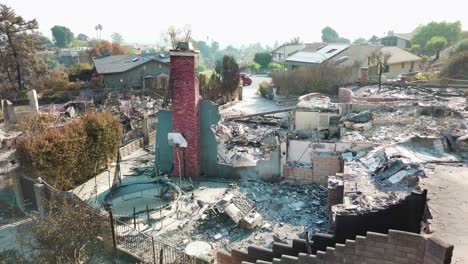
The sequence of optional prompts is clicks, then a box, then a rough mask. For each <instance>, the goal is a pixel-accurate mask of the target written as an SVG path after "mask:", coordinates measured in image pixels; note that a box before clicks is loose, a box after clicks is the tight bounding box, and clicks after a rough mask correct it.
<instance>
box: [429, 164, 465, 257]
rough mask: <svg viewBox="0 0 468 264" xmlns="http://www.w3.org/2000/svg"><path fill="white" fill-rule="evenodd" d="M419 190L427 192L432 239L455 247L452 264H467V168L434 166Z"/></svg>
mask: <svg viewBox="0 0 468 264" xmlns="http://www.w3.org/2000/svg"><path fill="white" fill-rule="evenodd" d="M421 187H424V188H426V189H427V190H428V198H429V202H428V203H429V208H430V209H431V213H432V216H433V218H434V219H433V220H432V225H431V228H432V230H433V231H434V235H435V236H437V237H440V238H442V239H443V240H445V241H446V242H448V243H451V244H453V245H455V251H454V256H453V258H452V263H457V264H458V263H460V264H461V263H468V192H467V191H466V190H468V166H466V165H465V166H463V167H455V166H443V165H437V166H435V169H434V174H432V175H428V177H427V178H424V179H423V180H422V181H421Z"/></svg>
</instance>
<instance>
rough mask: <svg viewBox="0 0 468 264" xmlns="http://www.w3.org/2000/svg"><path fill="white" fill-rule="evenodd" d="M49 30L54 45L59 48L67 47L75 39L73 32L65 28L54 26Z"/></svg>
mask: <svg viewBox="0 0 468 264" xmlns="http://www.w3.org/2000/svg"><path fill="white" fill-rule="evenodd" d="M51 30H52V36H53V37H54V41H55V45H57V47H59V48H65V47H68V46H69V45H70V43H71V42H72V41H73V39H74V38H75V36H74V35H73V32H71V30H70V29H69V28H67V27H64V26H54V27H53V28H52V29H51Z"/></svg>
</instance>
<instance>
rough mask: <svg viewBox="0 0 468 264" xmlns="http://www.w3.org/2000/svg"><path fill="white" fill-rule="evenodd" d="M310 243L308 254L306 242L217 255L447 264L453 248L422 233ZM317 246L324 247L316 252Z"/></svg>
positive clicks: (244, 259)
mask: <svg viewBox="0 0 468 264" xmlns="http://www.w3.org/2000/svg"><path fill="white" fill-rule="evenodd" d="M317 242H318V244H320V243H321V242H320V241H316V240H313V241H312V242H311V249H315V252H314V251H312V254H310V255H308V254H306V252H307V249H306V246H305V241H304V240H294V241H293V243H292V244H291V245H287V244H281V243H274V244H273V247H272V249H266V248H260V247H257V246H249V247H248V248H247V251H239V250H232V251H231V253H226V252H222V251H220V252H217V263H218V264H242V263H245V264H248V263H264V264H267V263H285V264H296V263H297V264H325V263H327V264H329V263H337V264H340V263H343V264H344V263H346V264H362V263H368V264H374V263H375V264H445V263H450V261H451V258H452V253H453V248H454V247H453V245H450V244H447V243H445V242H444V241H442V240H440V239H438V238H435V237H431V236H425V235H420V234H414V233H409V232H403V231H397V230H390V231H389V233H388V235H387V234H380V233H373V232H367V234H366V236H357V237H356V239H355V240H349V239H348V240H346V242H345V243H344V244H335V245H334V246H330V245H328V246H327V245H325V244H322V245H316V244H317ZM317 246H319V247H320V246H322V247H323V246H325V248H322V249H317Z"/></svg>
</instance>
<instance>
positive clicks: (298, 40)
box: [289, 37, 302, 45]
mask: <svg viewBox="0 0 468 264" xmlns="http://www.w3.org/2000/svg"><path fill="white" fill-rule="evenodd" d="M289 43H290V44H293V45H299V44H302V40H301V38H300V37H294V38H292V39H291V40H290V41H289Z"/></svg>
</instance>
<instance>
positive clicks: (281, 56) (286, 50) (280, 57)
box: [271, 44, 305, 62]
mask: <svg viewBox="0 0 468 264" xmlns="http://www.w3.org/2000/svg"><path fill="white" fill-rule="evenodd" d="M303 48H305V45H304V44H300V45H284V46H282V47H279V48H278V49H276V50H274V51H273V52H271V56H272V61H274V62H283V61H284V60H286V59H287V57H288V56H289V54H291V53H293V52H296V51H299V50H302V49H303Z"/></svg>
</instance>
